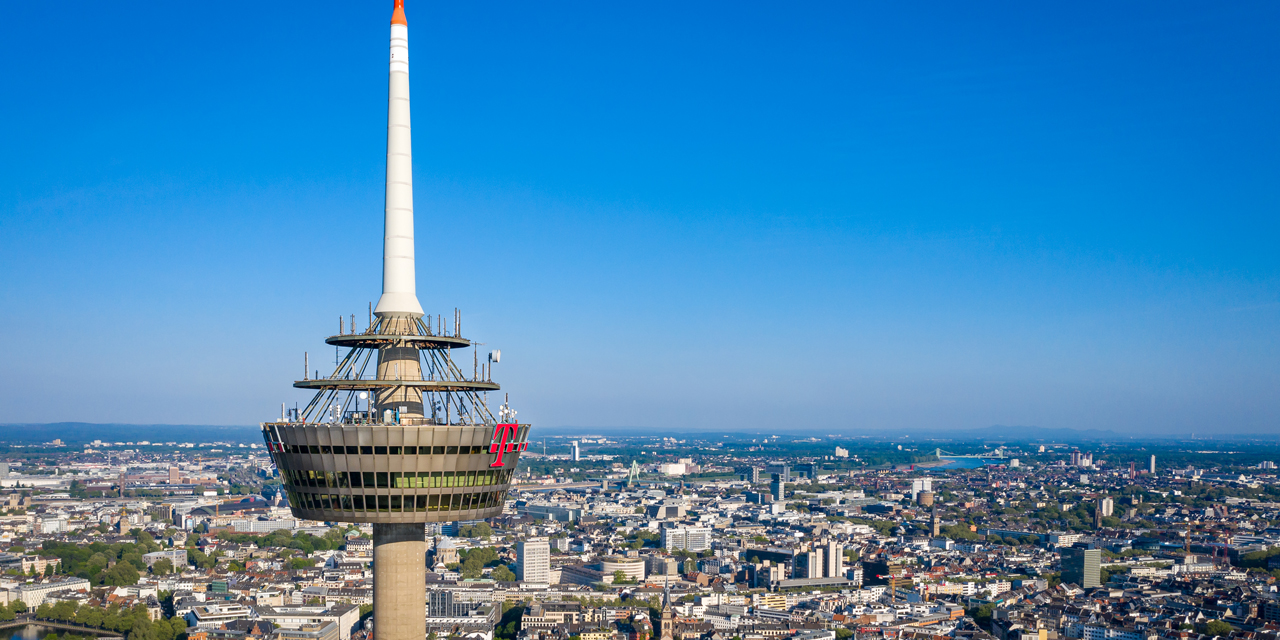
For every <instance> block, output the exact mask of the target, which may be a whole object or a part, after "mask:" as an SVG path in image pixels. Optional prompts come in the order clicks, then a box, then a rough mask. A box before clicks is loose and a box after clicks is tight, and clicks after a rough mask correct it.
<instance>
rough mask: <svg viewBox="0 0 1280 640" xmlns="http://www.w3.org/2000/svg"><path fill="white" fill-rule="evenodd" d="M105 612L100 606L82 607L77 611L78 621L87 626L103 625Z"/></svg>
mask: <svg viewBox="0 0 1280 640" xmlns="http://www.w3.org/2000/svg"><path fill="white" fill-rule="evenodd" d="M104 614H105V612H104V611H103V610H102V609H101V608H99V607H80V610H79V611H77V612H76V622H78V623H80V624H82V625H84V626H86V627H101V626H102V618H103V616H104Z"/></svg>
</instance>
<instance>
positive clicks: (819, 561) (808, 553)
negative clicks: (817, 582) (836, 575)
mask: <svg viewBox="0 0 1280 640" xmlns="http://www.w3.org/2000/svg"><path fill="white" fill-rule="evenodd" d="M824 553H825V551H824V550H823V548H822V547H818V548H816V549H800V550H797V551H795V552H794V553H793V555H792V556H791V577H792V578H796V579H800V578H821V577H823V575H822V574H823V571H824V569H825V568H826V567H825V563H824V562H823V554H824Z"/></svg>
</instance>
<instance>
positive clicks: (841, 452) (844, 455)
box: [836, 447, 849, 458]
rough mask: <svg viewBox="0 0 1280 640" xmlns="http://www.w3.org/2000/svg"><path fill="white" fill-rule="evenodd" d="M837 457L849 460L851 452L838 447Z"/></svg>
mask: <svg viewBox="0 0 1280 640" xmlns="http://www.w3.org/2000/svg"><path fill="white" fill-rule="evenodd" d="M836 457H837V458H848V457H849V450H848V449H846V448H844V447H836Z"/></svg>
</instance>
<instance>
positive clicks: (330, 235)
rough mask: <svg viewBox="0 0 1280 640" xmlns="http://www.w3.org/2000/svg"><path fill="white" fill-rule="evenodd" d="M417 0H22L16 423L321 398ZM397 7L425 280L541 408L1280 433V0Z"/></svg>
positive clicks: (5, 97)
mask: <svg viewBox="0 0 1280 640" xmlns="http://www.w3.org/2000/svg"><path fill="white" fill-rule="evenodd" d="M390 11H391V2H390V1H389V0H387V1H385V2H384V1H379V2H358V3H357V2H343V3H323V2H305V3H304V2H292V3H290V2H255V3H191V2H187V3H182V2H179V3H174V2H165V3H154V4H151V5H150V6H147V5H145V4H144V3H126V4H119V3H114V4H113V3H100V2H95V3H77V2H63V3H57V4H48V3H6V4H5V5H4V6H3V7H0V56H2V58H3V63H0V86H2V87H3V89H2V90H0V149H3V153H0V250H2V253H0V266H2V268H3V278H2V279H0V283H2V284H0V309H2V310H3V314H2V316H0V322H2V323H3V324H0V327H3V329H4V331H5V334H6V335H7V336H8V341H7V342H8V344H7V346H6V349H5V366H4V367H3V369H0V385H2V386H3V389H4V391H3V393H0V408H2V409H3V413H4V418H3V420H0V422H12V421H38V422H47V421H61V420H83V421H93V422H108V421H117V422H135V423H136V422H168V423H194V424H251V423H255V422H257V421H259V420H262V419H270V418H273V417H274V416H275V415H277V413H278V407H279V403H280V402H281V401H288V402H289V403H290V404H292V403H293V402H295V401H303V400H304V397H305V396H304V394H302V393H301V392H298V391H295V390H293V389H292V388H291V387H290V383H291V381H292V380H293V379H294V378H296V377H298V376H299V375H300V374H301V372H302V353H303V351H304V350H307V351H310V352H311V354H312V362H313V363H320V364H323V363H324V362H325V361H326V358H331V357H332V351H327V348H326V347H325V346H324V345H323V342H322V340H323V337H324V336H326V335H329V334H331V333H334V332H335V331H336V329H337V316H338V315H339V314H351V313H355V314H357V316H363V315H364V313H365V309H366V305H367V303H368V302H369V301H370V300H375V299H376V297H377V294H378V292H379V291H380V286H381V281H380V278H381V272H380V262H379V261H380V256H381V238H382V206H383V202H382V199H383V170H384V160H385V156H384V153H385V126H386V82H387V78H386V74H387V67H386V58H387V39H388V21H389V17H390ZM408 16H409V26H410V48H411V54H412V55H411V60H412V68H411V76H412V89H413V119H414V120H413V124H414V154H415V155H414V161H415V165H414V173H415V175H414V180H415V183H416V184H415V197H416V209H417V249H418V255H419V261H418V283H419V292H418V295H419V298H420V299H421V300H422V303H423V306H424V307H425V308H427V309H428V310H430V311H431V312H433V313H446V314H447V313H450V310H451V309H452V308H453V307H455V306H457V307H460V308H462V310H463V312H464V322H465V324H464V327H465V328H466V330H467V331H466V333H467V334H469V335H470V336H471V337H473V338H475V339H478V340H481V341H483V342H486V343H487V345H486V347H485V348H486V349H488V348H500V349H502V351H503V356H504V357H503V361H502V363H501V364H500V365H499V366H498V367H497V368H496V370H495V377H496V378H498V379H499V381H500V382H502V383H503V384H504V386H505V388H506V389H508V390H509V391H510V392H511V394H512V401H513V404H514V405H515V406H516V408H518V409H519V410H520V412H521V413H520V418H521V420H522V421H523V420H529V421H532V422H533V423H534V424H536V425H540V426H575V425H576V426H600V427H644V428H666V429H685V428H718V429H736V428H741V429H744V430H753V431H754V430H770V429H781V428H796V427H812V428H815V429H819V430H824V431H827V432H830V433H837V432H846V433H849V432H855V431H857V430H860V429H902V430H904V432H909V430H910V429H912V428H919V427H928V428H947V427H958V428H967V427H985V426H989V425H993V424H1001V425H1038V426H1042V427H1070V428H1079V429H1089V428H1092V429H1114V430H1117V431H1123V432H1133V433H1143V434H1148V433H1150V434H1163V433H1182V432H1189V431H1198V432H1200V433H1205V432H1213V431H1217V432H1224V431H1234V432H1242V431H1260V430H1261V431H1280V393H1277V390H1278V389H1280V344H1278V338H1277V337H1278V336H1280V242H1278V237H1277V231H1280V224H1278V223H1277V218H1278V217H1280V215H1278V214H1280V191H1278V189H1280V153H1278V151H1277V150H1278V149H1280V144H1278V143H1280V135H1278V134H1280V126H1278V125H1280V122H1278V115H1277V114H1280V71H1278V69H1277V66H1278V65H1280V38H1277V37H1276V34H1277V33H1280V5H1277V4H1276V3H1266V2H1258V3H1248V2H1244V3H1226V4H1222V3H1218V4H1209V3H1191V2H1161V3H1148V4H1134V3H1127V4H1121V5H1116V4H1114V3H1096V4H1092V5H1090V4H1084V5H1081V4H1071V5H1058V6H1047V5H1045V4H1044V3H1009V2H1002V3H985V4H984V3H976V4H975V3H951V2H947V3H932V4H930V3H924V4H921V3H849V2H838V3H830V4H825V5H824V4H819V3H799V4H797V3H763V4H749V3H741V2H733V3H723V4H699V3H670V4H665V5H664V4H654V3H642V4H631V5H619V4H618V3H600V2H590V3H581V4H568V3H552V4H547V3H528V2H521V3H509V4H504V3H426V2H418V1H417V0H409V2H408ZM362 324H363V322H362ZM326 354H327V355H326Z"/></svg>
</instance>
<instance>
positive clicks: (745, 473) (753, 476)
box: [733, 467, 760, 484]
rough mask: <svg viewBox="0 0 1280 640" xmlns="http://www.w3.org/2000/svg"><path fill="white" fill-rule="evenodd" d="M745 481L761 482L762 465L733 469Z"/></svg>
mask: <svg viewBox="0 0 1280 640" xmlns="http://www.w3.org/2000/svg"><path fill="white" fill-rule="evenodd" d="M733 472H734V473H736V474H737V475H738V478H739V479H740V480H742V481H743V482H750V483H751V484H756V483H758V482H760V467H738V468H736V469H734V470H733Z"/></svg>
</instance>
